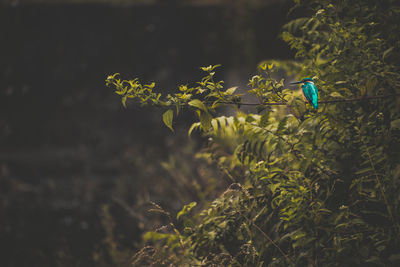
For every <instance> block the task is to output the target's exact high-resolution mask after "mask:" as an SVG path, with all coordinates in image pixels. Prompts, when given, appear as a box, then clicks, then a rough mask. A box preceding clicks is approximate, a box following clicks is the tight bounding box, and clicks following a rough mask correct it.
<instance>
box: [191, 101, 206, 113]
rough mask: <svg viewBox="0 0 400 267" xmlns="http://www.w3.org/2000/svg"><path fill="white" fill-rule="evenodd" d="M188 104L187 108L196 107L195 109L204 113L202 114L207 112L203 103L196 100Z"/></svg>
mask: <svg viewBox="0 0 400 267" xmlns="http://www.w3.org/2000/svg"><path fill="white" fill-rule="evenodd" d="M188 104H189V106H192V107H196V108H198V109H201V110H202V111H204V112H207V107H206V106H205V105H204V103H203V102H201V101H200V100H198V99H193V100H192V101H190V102H189V103H188Z"/></svg>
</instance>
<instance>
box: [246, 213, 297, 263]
mask: <svg viewBox="0 0 400 267" xmlns="http://www.w3.org/2000/svg"><path fill="white" fill-rule="evenodd" d="M239 212H240V211H239ZM240 214H241V215H242V216H243V217H244V218H245V219H246V220H247V221H248V222H249V223H250V224H251V225H253V226H254V228H256V229H257V230H258V231H259V232H260V233H261V234H262V235H263V236H264V237H265V238H266V239H268V241H269V242H271V244H272V245H273V246H274V247H276V248H277V249H278V250H279V252H280V253H281V254H282V255H283V256H284V257H285V258H286V259H287V260H288V261H289V262H290V263H291V264H293V265H294V263H293V261H292V260H291V259H290V258H289V256H288V255H286V254H285V252H283V250H282V249H281V248H280V247H279V246H278V245H277V244H276V243H275V242H274V241H273V240H272V239H271V238H270V237H269V236H268V235H267V234H266V233H265V232H264V231H263V230H262V229H261V228H260V227H259V226H258V225H257V224H256V223H255V222H253V221H251V220H250V219H249V218H247V217H246V216H245V215H244V214H242V213H241V212H240Z"/></svg>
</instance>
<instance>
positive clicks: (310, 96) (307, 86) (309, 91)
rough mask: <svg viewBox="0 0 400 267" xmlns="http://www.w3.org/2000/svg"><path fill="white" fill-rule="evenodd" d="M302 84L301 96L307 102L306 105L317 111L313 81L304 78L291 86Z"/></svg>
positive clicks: (316, 91)
mask: <svg viewBox="0 0 400 267" xmlns="http://www.w3.org/2000/svg"><path fill="white" fill-rule="evenodd" d="M299 83H302V84H303V85H302V86H301V89H303V90H302V92H303V96H304V98H305V99H306V100H307V102H308V103H310V105H311V106H312V107H313V108H314V109H318V89H317V86H315V84H314V81H313V79H311V78H304V79H303V80H301V81H298V82H292V83H291V84H299Z"/></svg>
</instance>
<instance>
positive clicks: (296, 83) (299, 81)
mask: <svg viewBox="0 0 400 267" xmlns="http://www.w3.org/2000/svg"><path fill="white" fill-rule="evenodd" d="M299 83H302V81H298V82H292V83H290V84H299Z"/></svg>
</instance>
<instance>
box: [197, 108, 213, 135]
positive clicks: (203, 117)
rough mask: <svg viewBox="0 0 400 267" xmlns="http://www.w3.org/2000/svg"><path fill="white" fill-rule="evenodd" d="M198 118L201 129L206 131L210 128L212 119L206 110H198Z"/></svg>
mask: <svg viewBox="0 0 400 267" xmlns="http://www.w3.org/2000/svg"><path fill="white" fill-rule="evenodd" d="M199 118H200V123H201V126H202V127H203V130H205V131H207V130H208V129H210V127H211V120H212V117H211V115H210V114H209V113H208V112H200V115H199Z"/></svg>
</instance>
